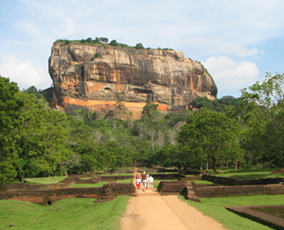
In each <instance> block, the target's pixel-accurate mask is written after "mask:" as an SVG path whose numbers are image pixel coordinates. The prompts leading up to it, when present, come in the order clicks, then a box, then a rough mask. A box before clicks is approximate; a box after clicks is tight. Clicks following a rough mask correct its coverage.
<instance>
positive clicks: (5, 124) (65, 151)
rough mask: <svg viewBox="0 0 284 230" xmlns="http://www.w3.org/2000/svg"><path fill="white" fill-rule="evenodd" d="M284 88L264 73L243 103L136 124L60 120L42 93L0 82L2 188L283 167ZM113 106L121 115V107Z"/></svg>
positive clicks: (80, 113)
mask: <svg viewBox="0 0 284 230" xmlns="http://www.w3.org/2000/svg"><path fill="white" fill-rule="evenodd" d="M283 83H284V75H283V74H275V75H271V74H269V73H267V74H266V76H265V77H264V79H263V80H262V81H258V82H256V83H255V84H254V85H252V86H250V87H248V88H245V89H242V91H241V92H242V95H241V97H240V98H234V97H232V96H224V97H222V98H220V99H216V100H214V101H210V100H208V99H207V98H201V97H198V98H196V99H195V100H194V101H192V102H191V106H192V108H194V109H192V110H184V111H181V112H169V113H168V114H166V115H165V114H162V113H160V111H159V110H157V105H155V104H152V103H148V104H147V105H146V106H145V107H144V109H143V112H142V116H141V119H139V120H130V119H125V118H124V119H123V118H122V117H121V115H117V116H112V117H103V115H102V114H100V113H98V112H86V111H84V110H77V111H75V113H74V114H64V113H60V112H58V111H56V110H54V109H53V108H51V107H50V106H49V105H50V103H49V102H50V99H51V97H50V95H48V94H47V93H46V92H45V91H41V90H37V89H36V88H35V87H34V86H32V87H30V88H28V89H26V90H22V91H20V90H19V88H18V86H17V84H16V83H14V82H10V80H9V79H8V78H5V77H1V76H0V126H1V130H0V146H1V147H0V184H3V183H11V182H14V181H15V180H19V181H23V180H24V178H29V177H41V176H51V175H64V174H65V175H67V174H80V173H85V172H87V173H88V172H93V171H95V170H103V169H116V168H120V167H131V166H133V165H134V164H136V165H139V166H153V165H161V166H166V167H176V168H180V169H186V168H191V169H212V170H217V169H222V168H236V169H240V168H243V169H248V168H251V167H258V168H265V167H284V148H283V143H284V102H283V95H284V92H283V86H284V84H283ZM117 106H119V107H120V109H119V110H117V111H125V110H124V109H123V103H122V102H118V103H117ZM125 114H126V113H125ZM119 118H120V119H119Z"/></svg>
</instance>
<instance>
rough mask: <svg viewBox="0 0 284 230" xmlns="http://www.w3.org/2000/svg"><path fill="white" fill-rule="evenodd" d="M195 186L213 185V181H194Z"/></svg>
mask: <svg viewBox="0 0 284 230" xmlns="http://www.w3.org/2000/svg"><path fill="white" fill-rule="evenodd" d="M192 182H194V183H195V184H213V183H212V182H211V181H207V180H192Z"/></svg>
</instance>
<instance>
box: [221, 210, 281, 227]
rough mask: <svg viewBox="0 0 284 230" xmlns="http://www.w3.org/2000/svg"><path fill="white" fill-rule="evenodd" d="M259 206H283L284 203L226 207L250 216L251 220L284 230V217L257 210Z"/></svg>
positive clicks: (247, 216) (244, 215)
mask: <svg viewBox="0 0 284 230" xmlns="http://www.w3.org/2000/svg"><path fill="white" fill-rule="evenodd" d="M259 207H269V208H273V207H282V208H283V209H284V205H274V206H245V207H244V206H242V207H225V208H226V209H227V210H229V211H232V212H234V213H237V214H239V215H241V216H243V217H246V218H249V219H251V220H254V221H257V222H259V223H261V224H264V225H267V226H269V227H271V228H274V229H279V230H284V219H282V218H279V217H276V216H272V215H269V214H266V213H263V212H260V211H257V210H255V209H254V208H259Z"/></svg>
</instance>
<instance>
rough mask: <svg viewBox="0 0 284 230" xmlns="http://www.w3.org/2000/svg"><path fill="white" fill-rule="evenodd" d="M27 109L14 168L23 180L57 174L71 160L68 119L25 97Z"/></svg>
mask: <svg viewBox="0 0 284 230" xmlns="http://www.w3.org/2000/svg"><path fill="white" fill-rule="evenodd" d="M22 97H23V99H24V102H25V104H24V106H23V110H22V113H21V117H20V120H21V124H20V125H19V127H18V128H17V133H18V134H17V136H16V138H15V139H16V143H17V152H18V158H17V159H15V161H14V164H15V165H16V169H17V172H18V176H19V178H20V179H23V177H34V176H40V175H51V174H54V173H55V172H56V171H57V169H58V167H60V162H62V161H65V160H67V159H68V158H69V155H70V152H69V150H68V148H67V140H68V138H69V123H68V121H67V116H66V115H65V114H61V113H60V112H58V111H54V110H51V109H46V108H45V105H44V104H43V103H42V102H41V101H39V100H37V99H36V98H35V97H34V96H33V95H24V94H23V95H22Z"/></svg>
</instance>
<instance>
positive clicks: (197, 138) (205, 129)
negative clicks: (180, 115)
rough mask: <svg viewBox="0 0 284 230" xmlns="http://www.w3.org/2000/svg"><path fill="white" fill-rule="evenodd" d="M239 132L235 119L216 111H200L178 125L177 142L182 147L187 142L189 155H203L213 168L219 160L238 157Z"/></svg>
mask: <svg viewBox="0 0 284 230" xmlns="http://www.w3.org/2000/svg"><path fill="white" fill-rule="evenodd" d="M239 135H240V126H239V125H238V123H237V122H236V121H235V120H233V119H231V118H228V117H226V116H225V115H224V114H222V113H219V112H214V111H203V112H199V113H196V114H195V115H194V116H192V117H190V118H189V119H188V122H187V124H185V125H184V126H182V127H181V132H180V133H179V136H178V142H179V143H180V144H181V146H182V147H185V146H188V150H189V154H191V155H192V156H194V155H199V154H201V155H203V156H206V158H207V161H208V162H211V164H212V167H213V170H214V171H216V169H217V164H218V163H223V162H224V161H228V160H230V161H236V160H239V159H240V157H241V154H242V150H241V149H240V145H239V139H238V138H239ZM202 158H203V157H201V159H202Z"/></svg>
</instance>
